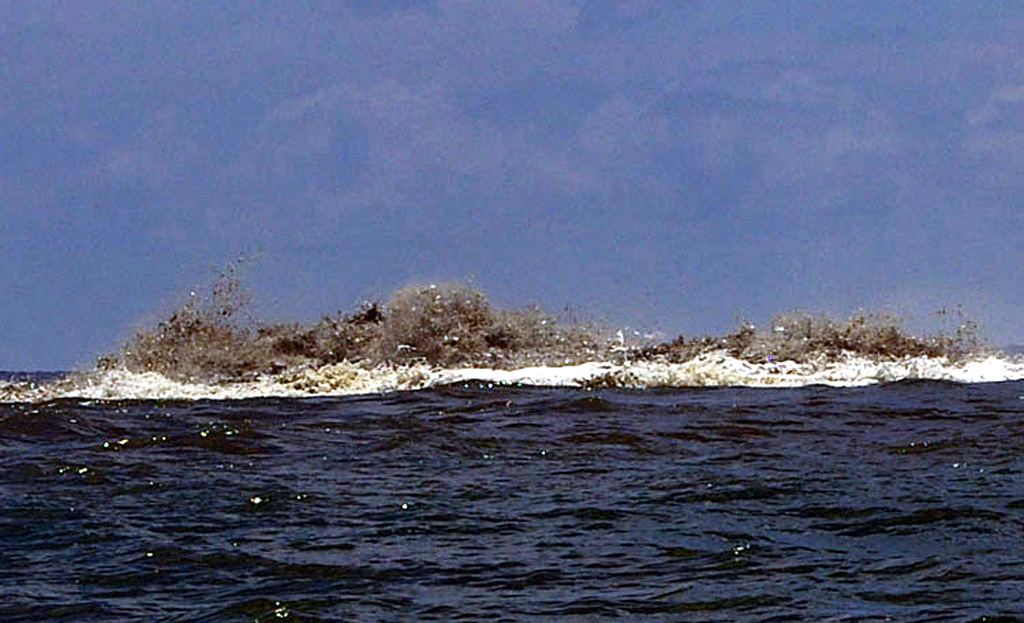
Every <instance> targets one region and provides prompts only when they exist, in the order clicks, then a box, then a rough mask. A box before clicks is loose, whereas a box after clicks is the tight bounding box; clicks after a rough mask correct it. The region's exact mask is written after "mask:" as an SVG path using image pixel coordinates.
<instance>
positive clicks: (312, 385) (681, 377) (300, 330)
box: [0, 269, 1024, 402]
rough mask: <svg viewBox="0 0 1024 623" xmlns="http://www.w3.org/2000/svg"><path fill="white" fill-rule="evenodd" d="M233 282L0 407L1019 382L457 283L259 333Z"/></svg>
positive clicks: (819, 342)
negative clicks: (630, 326) (500, 388)
mask: <svg viewBox="0 0 1024 623" xmlns="http://www.w3.org/2000/svg"><path fill="white" fill-rule="evenodd" d="M249 299H250V297H249V294H248V292H247V291H246V290H245V289H244V288H243V287H242V286H241V284H240V283H239V280H238V279H237V277H236V276H235V273H234V271H233V270H230V269H229V270H228V271H226V272H225V273H224V274H223V275H222V276H221V278H220V279H219V280H218V281H217V282H216V283H215V284H214V285H213V286H212V287H211V288H209V289H208V290H206V291H205V293H204V294H199V295H196V294H193V295H192V297H191V298H190V300H189V302H188V303H187V304H185V305H184V306H182V307H181V308H180V309H177V310H176V311H174V312H173V313H171V314H170V315H169V316H168V317H167V319H165V320H163V321H161V322H159V323H157V324H156V326H153V327H147V328H142V329H140V330H138V331H137V332H136V333H135V334H134V335H133V336H132V337H131V338H130V339H129V340H127V342H126V343H125V344H124V345H123V346H122V347H121V348H120V350H118V351H117V352H115V353H112V354H110V355H106V356H104V357H101V358H100V359H99V361H98V362H97V365H96V366H95V367H94V368H93V369H90V370H84V371H79V372H75V373H73V374H69V375H66V376H63V377H60V378H58V379H56V380H51V381H49V382H39V381H38V380H33V381H19V380H17V379H11V380H8V381H0V400H3V401H5V402H24V401H39V400H47V399H52V398H62V397H81V398H96V399H119V398H126V399H163V398H186V399H198V398H216V399H228V398H246V397H258V396H309V395H345V394H356V393H374V392H381V391H395V390H415V389H422V388H426V387H431V386H436V385H444V384H451V383H460V382H465V381H469V380H477V381H484V382H488V383H496V384H518V385H540V386H569V387H590V388H596V387H688V386H799V385H810V384H829V385H844V386H848V385H863V384H869V383H877V382H888V381H898V380H905V379H930V380H950V381H959V382H986V381H1005V380H1013V379H1019V378H1024V360H1022V359H1021V357H1020V356H1010V355H1006V354H1003V353H996V352H994V351H992V350H991V349H987V348H986V347H985V346H984V345H983V344H982V342H981V340H980V339H979V338H978V331H977V328H976V327H975V326H974V324H972V323H970V322H960V323H958V324H957V325H956V326H955V327H954V328H953V330H951V331H945V332H939V333H935V334H932V335H924V336H918V335H914V334H912V333H910V332H909V331H907V330H905V329H904V328H903V326H902V323H901V322H900V320H899V319H898V318H896V317H893V316H890V315H879V314H866V313H858V314H855V315H854V316H852V317H851V318H849V319H847V320H836V319H834V318H829V317H826V316H821V315H813V314H807V313H795V314H788V315H783V316H778V317H776V318H774V319H773V320H772V321H771V322H770V323H769V326H768V328H767V329H758V328H756V327H754V326H753V325H750V324H742V325H740V326H739V327H738V328H737V329H736V330H735V331H733V332H732V333H729V334H727V335H723V336H701V337H695V338H688V337H684V336H679V337H676V338H675V339H673V340H671V341H667V342H660V343H659V342H655V341H653V340H652V339H649V338H643V337H638V336H635V335H625V334H624V333H623V332H621V331H611V330H608V329H606V328H602V327H599V326H596V325H593V324H580V323H565V322H559V321H558V319H557V318H556V317H555V316H553V315H551V314H548V313H546V312H544V311H542V310H540V309H537V308H529V309H525V310H513V311H508V310H498V309H495V308H493V307H492V306H491V304H490V303H489V301H488V299H487V297H486V296H485V295H484V294H483V293H482V292H480V291H479V290H477V289H474V288H472V287H470V286H468V285H465V284H458V283H456V284H443V285H425V286H410V287H406V288H403V289H401V290H399V291H398V292H396V293H395V294H394V295H392V296H391V297H390V298H389V299H388V300H387V301H385V302H379V301H377V302H366V303H363V304H362V305H360V306H359V307H357V308H356V309H355V310H354V311H350V312H344V313H337V314H334V315H331V316H324V317H323V318H322V319H320V320H319V321H316V322H313V323H309V324H300V323H262V322H259V321H256V320H254V319H253V318H252V316H251V314H250V313H249V312H248V311H247V309H248V308H247V305H248V302H249Z"/></svg>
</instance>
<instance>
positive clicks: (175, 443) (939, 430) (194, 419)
mask: <svg viewBox="0 0 1024 623" xmlns="http://www.w3.org/2000/svg"><path fill="white" fill-rule="evenodd" d="M577 372H578V371H577ZM587 372H588V373H590V374H591V375H592V377H591V378H593V375H595V374H596V375H597V377H601V375H604V377H601V378H604V379H605V383H604V384H603V387H602V384H600V383H599V384H593V383H591V384H590V385H589V386H588V385H587V383H582V384H579V385H580V386H577V387H573V386H567V387H560V388H539V387H531V386H527V385H515V384H513V385H497V384H495V383H493V382H477V381H463V382H458V383H454V384H447V385H444V384H437V383H438V382H440V381H439V379H441V380H443V378H444V377H443V376H436V377H433V379H432V382H434V381H436V382H434V383H433V384H431V383H429V382H426V381H424V378H422V377H420V378H419V381H417V382H418V383H420V384H421V385H422V386H423V387H424V388H423V389H418V390H410V391H395V392H388V393H379V392H375V393H366V394H362V395H352V396H341V395H338V396H327V395H316V396H312V397H305V398H303V397H269V396H267V397H262V398H248V399H238V398H236V399H223V400H220V399H202V398H200V399H196V398H195V396H193V397H192V398H190V399H177V400H169V399H155V398H153V397H150V398H149V399H146V400H125V399H111V398H110V396H112V395H114V394H116V391H123V392H127V393H130V391H129V390H131V388H133V387H137V385H138V383H142V382H143V381H145V380H146V379H147V378H148V380H149V381H152V379H151V378H149V377H145V378H143V379H142V380H140V379H135V380H134V381H133V382H134V383H136V385H132V384H131V383H128V382H127V381H126V380H125V379H120V381H119V382H121V385H120V386H117V385H115V386H113V389H112V387H111V386H109V383H112V382H114V381H112V380H111V379H110V378H107V379H105V380H97V379H93V380H92V381H91V383H92V385H90V384H89V383H84V382H83V381H81V380H79V381H76V382H75V383H73V384H67V383H69V382H66V381H65V385H64V386H63V387H62V388H61V389H54V388H55V387H57V386H55V385H53V383H54V380H53V379H42V378H38V377H33V376H32V375H22V376H21V377H19V378H14V379H12V378H11V377H10V375H8V377H7V378H8V380H9V381H13V384H11V383H8V384H7V387H6V390H5V391H6V392H7V395H6V398H5V400H6V402H3V403H0V465H2V469H0V543H2V545H3V547H2V549H0V590H2V594H3V599H2V600H0V620H3V621H42V620H46V621H118V620H125V621H128V620H132V621H135V620H154V621H276V620H294V621H341V620H382V621H389V620H390V621H406V620H473V621H476V620H506V621H524V620H537V621H541V620H545V621H546V620H567V621H569V620H571V621H580V620H588V621H589V620H636V619H640V620H644V619H661V620H686V621H702V620H703V621H783V620H816V621H827V620H835V621H887V620H897V621H979V622H980V621H1016V620H1024V604H1022V598H1021V596H1022V595H1024V556H1022V554H1024V545H1022V543H1024V459H1022V458H1021V457H1022V455H1024V452H1022V451H1024V418H1022V416H1024V382H1022V381H1004V382H996V383H961V382H950V381H934V380H931V381H929V380H904V381H899V382H888V383H884V382H883V383H875V384H871V385H863V386H855V387H829V386H823V385H811V386H803V387H787V388H770V387H757V388H752V387H747V388H743V387H717V388H715V387H678V386H677V387H661V388H651V387H649V388H647V389H630V388H622V387H608V386H607V385H608V384H607V380H608V378H610V377H608V376H607V372H608V371H607V370H603V371H602V370H596V371H595V370H589V371H587ZM635 372H636V371H633V373H634V375H633V376H632V377H630V376H629V375H625V376H623V375H620V376H619V377H614V378H625V379H626V380H628V379H629V378H632V379H634V380H636V379H637V378H638V377H637V376H636V374H635ZM392 373H394V371H392ZM534 374H537V373H536V372H535V373H534ZM569 376H572V375H569ZM579 376H580V373H577V375H576V377H579ZM584 376H585V375H584ZM527 377H529V375H528V374H527V375H523V376H522V377H521V378H520V380H524V379H525V380H528V378H527ZM576 377H574V378H576ZM115 380H116V379H115ZM364 380H365V379H364ZM428 380H430V379H428ZM563 380H565V379H563ZM570 380H571V379H570ZM44 381H45V382H44ZM307 381H308V379H307ZM350 381H351V379H350ZM103 382H106V383H108V386H106V387H105V388H103V387H97V385H98V384H102V383H103ZM308 382H312V381H308ZM308 382H307V384H306V385H301V384H300V387H302V388H305V389H306V390H307V391H310V388H312V389H313V390H315V389H316V388H317V387H320V389H323V387H321V386H317V385H315V384H314V385H313V386H311V385H309V384H308ZM410 382H411V381H410ZM40 383H42V385H40ZM48 383H49V384H48ZM56 383H57V384H58V385H59V384H60V383H61V381H59V380H58V381H56ZM83 383H84V384H83ZM568 384H569V385H571V383H568ZM663 385H665V383H663ZM118 387H119V388H120V389H118ZM160 387H162V388H163V389H159V390H156V389H154V390H152V392H151V393H154V394H158V395H173V394H175V392H174V391H170V390H167V388H166V387H164V386H160ZM178 387H179V389H178V390H177V393H179V394H181V393H188V392H185V391H184V390H183V389H182V388H181V387H180V386H178ZM588 387H589V388H588ZM41 388H42V389H41ZM47 388H49V389H47ZM75 388H77V389H75ZM90 388H91V390H90ZM293 389H294V387H293ZM200 390H201V388H199V389H196V388H192V389H191V390H189V391H192V392H193V393H195V392H200ZM75 391H77V392H78V394H77V397H75ZM90 391H92V392H93V394H92V395H91V397H90V396H87V394H89V392H90ZM248 391H253V392H254V391H256V390H255V388H253V387H250V389H249V390H248ZM297 391H298V390H297ZM161 392H163V393H162V394H161ZM341 393H344V392H341ZM142 394H145V392H142ZM59 396H63V397H59ZM101 396H108V398H106V399H100V397H101ZM115 398H116V396H115ZM122 398H123V397H122Z"/></svg>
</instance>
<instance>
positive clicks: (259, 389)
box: [0, 351, 1024, 402]
mask: <svg viewBox="0 0 1024 623" xmlns="http://www.w3.org/2000/svg"><path fill="white" fill-rule="evenodd" d="M909 379H922V380H943V381H955V382H960V383H986V382H997V381H1009V380H1018V379H1024V360H1021V359H1020V358H1005V357H999V356H989V357H984V358H978V359H973V360H970V361H964V362H949V361H947V360H946V359H943V358H929V357H908V358H904V359H869V358H865V357H857V356H853V355H847V356H844V357H840V358H838V359H824V358H823V359H820V360H817V361H811V362H807V363H796V362H791V361H781V362H779V361H775V362H765V363H752V362H749V361H744V360H740V359H736V358H734V357H730V356H729V355H728V354H726V353H725V352H724V351H718V352H711V353H705V354H703V355H701V356H699V357H697V358H695V359H693V360H691V361H687V362H685V363H668V362H665V361H643V362H626V363H611V362H590V363H584V364H581V365H574V366H551V367H530V368H521V369H518V370H494V369H489V368H457V369H433V368H430V367H428V366H425V365H414V366H392V365H383V366H377V367H373V368H368V367H364V366H360V365H356V364H351V363H337V364H330V365H325V366H321V367H319V368H312V369H303V370H296V371H291V372H287V373H284V374H281V375H277V376H271V377H265V378H260V379H257V380H253V381H248V382H239V383H226V384H207V383H184V382H179V381H174V380H172V379H168V378H166V377H164V376H161V375H160V374H157V373H154V372H147V373H134V372H128V371H126V370H107V371H98V372H92V373H83V374H76V375H72V376H69V377H67V378H64V379H61V380H58V381H55V382H53V383H48V384H38V385H37V384H29V383H10V382H7V383H2V382H0V401H2V402H37V401H43V400H52V399H59V398H83V399H94V400H133V399H137V400H199V399H213V400H232V399H242V398H259V397H302V396H342V395H352V394H369V393H379V392H389V391H405V390H416V389H423V388H427V387H433V386H438V385H447V384H457V383H465V382H471V381H479V382H484V383H493V384H497V385H536V386H548V387H625V388H654V387H709V386H714V387H723V386H733V387H797V386H802V385H817V384H822V385H832V386H842V387H850V386H858V385H868V384H872V383H881V382H889V381H899V380H909Z"/></svg>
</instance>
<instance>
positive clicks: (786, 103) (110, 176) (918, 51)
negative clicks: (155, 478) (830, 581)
mask: <svg viewBox="0 0 1024 623" xmlns="http://www.w3.org/2000/svg"><path fill="white" fill-rule="evenodd" d="M1022 33H1024V8H1018V7H1017V6H1016V5H1014V4H1013V3H1004V2H992V1H985V0H982V1H977V2H970V3H968V2H950V1H943V0H938V1H936V2H930V3H920V2H900V1H893V0H887V1H886V2H881V1H877V0H866V1H856V2H855V1H853V0H840V1H836V2H830V3H821V2H811V1H803V0H799V1H797V0H793V1H790V2H772V3H769V2H763V1H761V2H754V1H743V0H716V1H715V2H710V1H703V0H691V1H679V0H672V1H668V0H665V1H662V0H630V1H615V0H596V1H589V2H584V1H581V0H574V1H569V0H564V1H559V0H517V1H500V0H498V1H494V2H486V3H478V2H465V1H459V0H448V1H446V0H436V1H424V2H420V1H416V0H393V1H383V2H381V1H376V2H371V1H369V0H353V1H351V2H321V1H318V0H307V1H302V0H296V1H293V2H287V3H284V2H281V3H277V2H267V3H250V2H240V1H234V0H219V1H216V2H211V3H205V4H203V5H202V6H200V5H198V4H195V3H189V4H188V5H187V6H186V3H180V2H177V1H174V2H172V1H170V0H150V1H148V2H144V3H115V2H106V1H99V0H79V1H78V2H74V3H64V2H52V1H51V2H43V1H40V2H32V3H16V4H14V5H12V6H10V7H7V8H6V9H5V14H4V16H3V17H2V18H0V54H2V56H3V59H4V61H3V63H0V80H2V84H3V85H4V88H3V89H0V145H2V152H0V197H2V202H0V219H2V220H0V223H2V226H0V259H2V261H3V264H4V269H3V270H2V271H0V292H3V293H4V294H5V296H4V298H3V302H2V303H0V327H3V329H2V333H0V369H2V368H6V369H40V368H43V369H47V368H48V369H53V368H67V367H71V366H75V365H80V364H87V363H88V362H90V361H91V360H92V358H93V357H94V356H95V355H97V354H99V353H101V352H103V351H105V350H110V349H112V348H114V347H115V346H116V344H117V343H118V341H119V340H122V339H124V338H125V337H127V336H128V335H129V334H130V333H131V331H132V329H133V327H136V326H138V325H139V324H140V323H147V322H152V321H153V320H155V319H157V318H159V317H160V316H161V314H163V313H165V312H166V311H167V310H168V309H170V308H171V306H173V305H175V304H177V303H180V302H181V301H182V300H183V297H184V296H186V293H187V292H188V290H189V288H190V287H192V286H195V285H201V284H202V283H204V282H208V281H209V280H210V279H211V278H212V276H213V275H214V274H215V273H216V270H217V269H218V268H220V267H222V266H224V265H225V264H226V263H227V262H228V261H229V260H231V259H232V258H234V257H237V256H239V255H242V254H245V255H250V256H252V255H255V256H258V258H259V259H258V260H257V261H255V262H253V263H251V264H250V265H249V268H248V270H247V273H248V277H249V279H250V281H251V283H252V286H253V289H254V291H255V294H256V299H257V301H258V304H259V312H260V313H261V315H263V316H265V317H267V318H270V319H274V320H282V319H312V318H316V317H318V316H319V315H321V314H324V313H332V312H334V311H337V310H339V309H349V308H351V307H352V306H353V305H354V304H356V303H357V302H358V301H360V300H363V299H366V298H371V297H386V296H387V295H388V293H390V292H391V291H392V290H393V289H395V288H396V287H400V286H402V285H406V284H408V283H410V282H423V281H434V280H456V279H465V278H471V279H473V280H474V282H475V283H476V284H478V285H479V286H480V287H482V288H483V289H484V290H486V291H487V292H488V293H489V294H490V295H491V298H492V300H493V301H494V302H495V303H497V304H499V305H502V306H522V305H526V304H539V305H540V306H542V307H545V308H547V309H549V310H552V311H558V310H560V309H562V308H563V307H565V306H566V305H569V306H572V307H574V308H576V309H577V310H579V311H580V312H582V313H583V314H584V315H587V316H590V317H594V318H598V319H603V320H604V321H605V322H607V323H608V324H612V325H617V326H624V325H628V326H634V327H643V328H646V329H657V330H660V331H664V332H666V333H668V334H674V333H678V332H684V333H686V334H691V335H692V334H694V333H705V332H717V331H724V330H727V329H730V328H732V327H733V326H735V324H736V322H737V320H739V319H749V320H753V321H754V322H763V321H765V320H767V318H769V317H770V316H771V315H772V314H774V313H776V312H781V311H786V310H790V309H805V310H813V311H825V312H830V313H837V314H846V313H849V312H852V311H854V310H856V309H859V308H867V309H874V310H893V311H897V312H899V313H901V314H904V315H905V316H907V317H908V318H909V319H910V321H911V322H912V323H913V322H918V321H921V322H924V323H925V324H927V323H928V321H929V319H934V317H935V314H936V312H938V310H940V309H941V308H943V307H945V306H953V305H958V304H959V305H962V306H963V309H964V310H966V312H967V313H969V314H970V315H971V316H973V317H974V318H976V319H978V320H980V321H981V322H982V323H983V324H984V326H985V327H986V328H987V331H988V335H989V336H990V338H991V339H992V340H993V341H994V342H996V343H999V344H1002V343H1010V342H1024V311H1022V309H1021V305H1020V303H1019V301H1020V300H1021V299H1022V296H1024V279H1021V268H1020V265H1021V253H1020V250H1019V249H1020V244H1019V241H1020V240H1021V235H1022V233H1024V212H1022V211H1021V202H1022V199H1024V175H1022V173H1024V60H1022V59H1024V49H1022V47H1024V34H1022Z"/></svg>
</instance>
